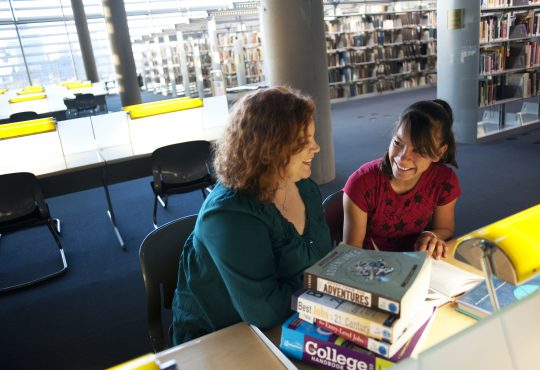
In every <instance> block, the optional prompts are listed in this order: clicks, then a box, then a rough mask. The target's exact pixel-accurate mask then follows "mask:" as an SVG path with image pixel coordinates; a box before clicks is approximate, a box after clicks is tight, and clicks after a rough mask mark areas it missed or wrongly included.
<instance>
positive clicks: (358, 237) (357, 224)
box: [343, 193, 368, 248]
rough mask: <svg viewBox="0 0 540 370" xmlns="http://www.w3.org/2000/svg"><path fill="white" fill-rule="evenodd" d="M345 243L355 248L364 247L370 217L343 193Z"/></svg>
mask: <svg viewBox="0 0 540 370" xmlns="http://www.w3.org/2000/svg"><path fill="white" fill-rule="evenodd" d="M343 212H344V220H343V241H344V242H345V243H347V244H350V245H354V246H355V247H359V248H362V247H363V246H364V238H365V236H366V227H367V221H368V215H367V213H366V212H364V211H362V210H361V209H360V207H358V206H357V205H356V204H354V202H353V201H352V200H351V198H349V196H348V195H347V194H345V193H343Z"/></svg>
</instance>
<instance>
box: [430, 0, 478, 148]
mask: <svg viewBox="0 0 540 370" xmlns="http://www.w3.org/2000/svg"><path fill="white" fill-rule="evenodd" d="M479 22H480V5H479V2H478V1H470V0H445V1H437V45H438V46H437V97H438V98H440V99H444V100H446V101H447V102H448V103H449V104H450V106H451V107H452V110H453V113H454V125H453V129H454V135H455V137H456V141H457V142H459V143H469V144H472V143H475V142H476V138H477V127H478V63H479V52H478V43H479V39H480V30H479V27H478V24H479ZM443 46H444V47H443Z"/></svg>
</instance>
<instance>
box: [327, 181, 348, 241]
mask: <svg viewBox="0 0 540 370" xmlns="http://www.w3.org/2000/svg"><path fill="white" fill-rule="evenodd" d="M323 208H324V218H325V220H326V224H327V225H328V228H330V238H331V239H332V243H334V246H336V245H338V244H339V243H341V242H342V241H343V219H344V215H343V190H339V191H336V192H335V193H333V194H330V195H329V196H327V197H326V199H325V200H323Z"/></svg>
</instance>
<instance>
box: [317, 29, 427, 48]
mask: <svg viewBox="0 0 540 370" xmlns="http://www.w3.org/2000/svg"><path fill="white" fill-rule="evenodd" d="M434 36H435V32H434V31H433V29H424V30H421V31H419V30H418V29H416V28H403V29H400V30H399V32H397V31H392V32H388V31H377V32H374V33H361V34H352V33H336V34H328V35H327V36H326V49H327V50H337V49H345V48H354V47H366V46H374V45H385V44H402V43H407V42H420V41H421V42H429V41H435V38H434Z"/></svg>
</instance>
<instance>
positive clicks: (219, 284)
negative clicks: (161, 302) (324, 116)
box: [173, 87, 332, 344]
mask: <svg viewBox="0 0 540 370" xmlns="http://www.w3.org/2000/svg"><path fill="white" fill-rule="evenodd" d="M314 110H315V105H314V103H313V100H312V99H311V98H309V97H306V96H304V95H302V94H300V93H299V92H298V91H296V90H293V89H291V88H287V87H273V88H267V89H262V90H258V91H256V92H254V93H251V94H249V95H246V96H245V97H243V98H242V99H241V100H240V101H239V102H238V103H237V104H236V106H235V108H234V109H233V111H232V113H231V115H230V119H229V126H228V128H227V130H226V132H225V134H224V136H223V137H222V139H221V140H220V141H219V142H218V143H217V145H216V148H215V156H214V158H215V159H214V168H215V171H216V176H217V179H218V184H217V185H216V187H215V188H214V189H213V190H212V192H211V193H210V194H209V196H208V197H207V199H206V200H205V202H204V203H203V205H202V207H201V210H200V212H199V216H198V218H197V223H196V225H195V229H194V231H193V233H192V234H191V236H190V237H189V238H188V240H187V241H186V244H185V246H184V249H183V252H182V256H181V259H180V268H179V275H178V285H177V288H176V292H175V296H174V301H173V329H174V336H173V341H174V343H175V344H180V343H183V342H185V341H188V340H190V339H193V338H197V337H199V336H201V335H204V334H207V333H210V332H212V331H215V330H218V329H221V328H223V327H226V326H229V325H232V324H234V323H236V322H239V321H245V322H248V323H250V324H253V325H256V326H258V327H259V328H262V329H268V328H272V327H275V326H277V325H280V324H282V323H283V321H285V320H286V318H287V317H288V316H289V315H290V314H291V311H290V305H291V295H292V293H294V292H295V291H296V290H297V289H299V288H301V287H302V276H303V271H304V269H305V268H307V267H308V266H310V265H312V264H313V263H315V262H316V261H318V260H319V259H320V258H322V257H323V256H324V255H325V254H326V253H327V252H328V251H329V250H330V249H331V246H332V245H331V242H330V235H329V231H328V227H327V226H326V223H325V221H324V216H323V208H322V199H321V194H320V191H319V188H318V186H317V185H316V184H315V183H314V182H313V181H312V180H310V179H309V177H310V175H311V161H312V159H313V157H314V156H315V154H316V153H318V152H319V151H320V147H319V145H318V144H317V143H316V142H315V138H314V133H315V124H314V121H313V113H314Z"/></svg>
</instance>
